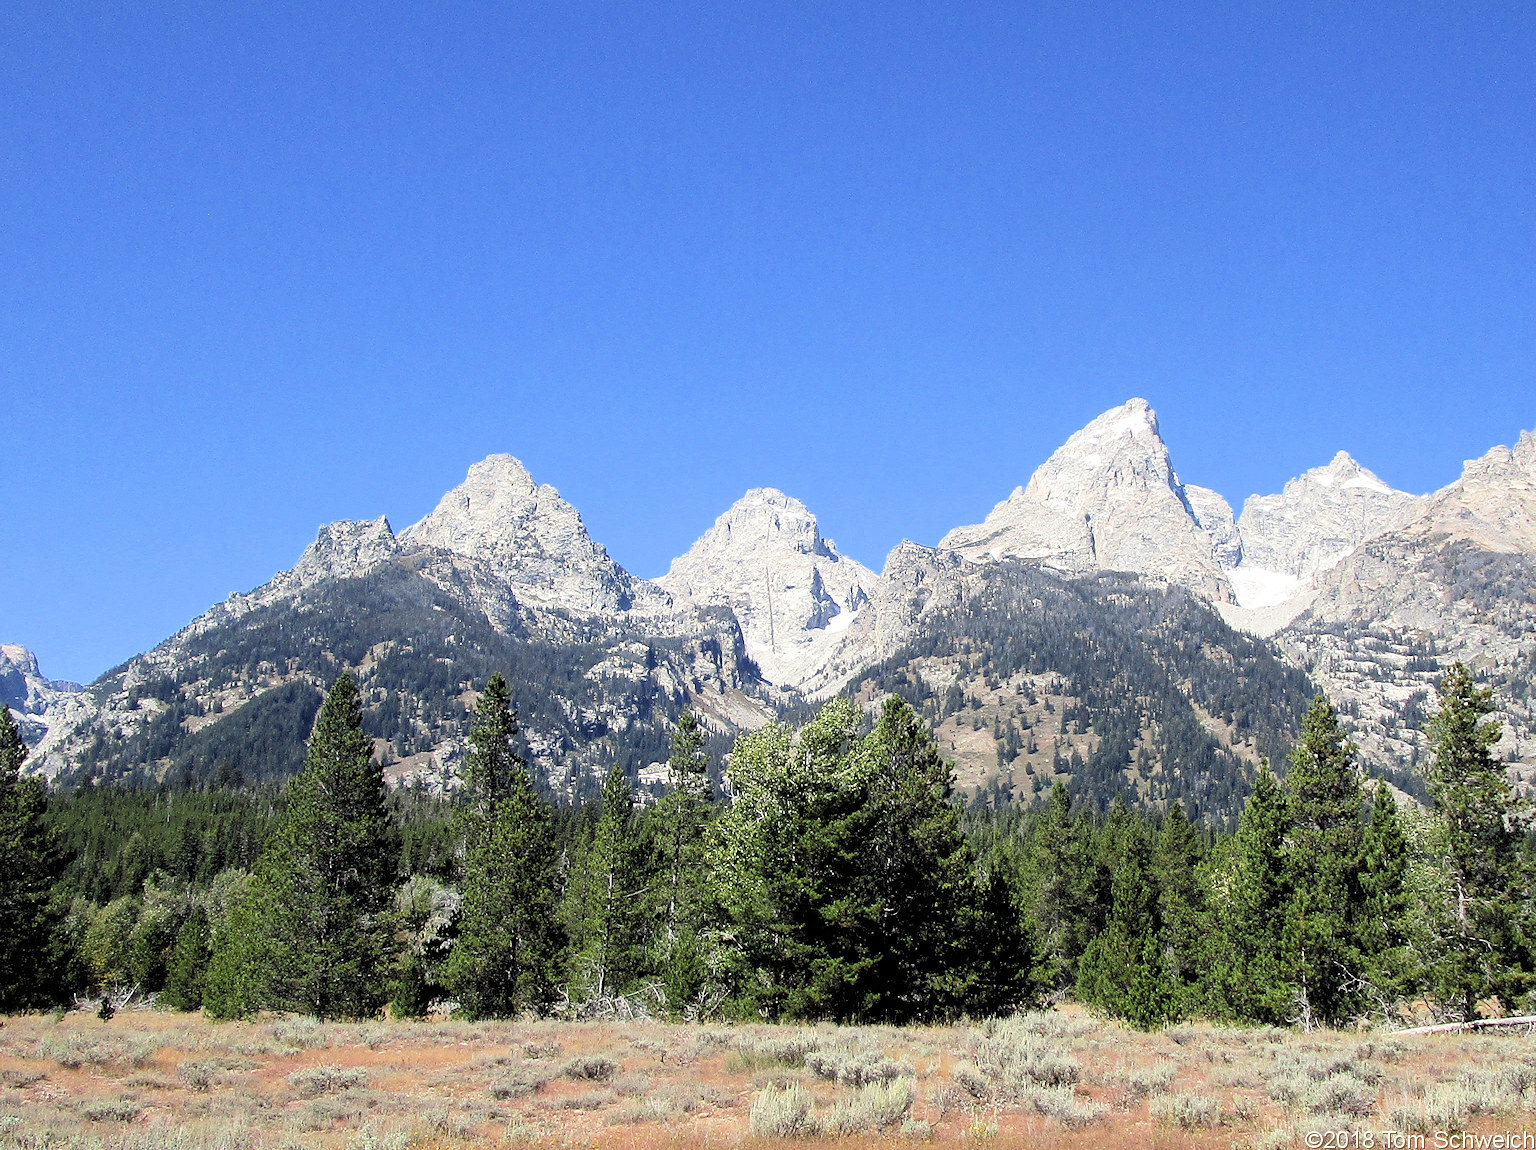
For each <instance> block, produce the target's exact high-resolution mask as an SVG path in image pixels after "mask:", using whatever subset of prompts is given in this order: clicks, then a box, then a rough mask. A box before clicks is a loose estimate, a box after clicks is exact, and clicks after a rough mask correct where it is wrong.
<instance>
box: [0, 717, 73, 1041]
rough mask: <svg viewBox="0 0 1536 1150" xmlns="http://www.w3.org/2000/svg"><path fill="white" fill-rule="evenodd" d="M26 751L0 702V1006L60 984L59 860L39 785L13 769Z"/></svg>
mask: <svg viewBox="0 0 1536 1150" xmlns="http://www.w3.org/2000/svg"><path fill="white" fill-rule="evenodd" d="M26 757H27V746H26V744H25V743H24V742H22V739H21V731H20V730H19V729H17V726H16V721H15V720H14V719H13V718H11V709H10V708H9V707H6V706H3V705H0V1013H9V1012H11V1011H17V1010H30V1009H35V1008H38V1007H43V1006H49V1005H51V1004H53V1003H54V1002H57V1001H60V1000H61V999H62V998H63V997H64V996H65V993H66V990H67V988H66V987H65V985H64V984H63V983H64V980H63V978H62V977H61V975H63V973H64V972H65V970H66V969H67V963H66V962H65V961H64V960H63V956H62V955H61V954H60V953H59V951H58V947H57V945H56V943H57V937H56V931H57V928H58V926H59V923H60V921H61V918H62V914H61V912H60V909H59V908H58V907H56V906H55V905H54V904H53V903H52V901H51V895H52V890H53V885H54V883H55V882H56V881H57V879H58V878H59V876H60V874H61V873H62V871H63V867H62V860H61V859H60V857H59V852H58V849H57V848H56V846H55V844H54V841H53V837H52V835H51V834H50V832H49V830H48V827H47V824H46V823H45V822H44V819H45V817H46V814H47V807H48V795H47V792H46V791H45V790H44V788H43V784H42V783H41V782H40V781H39V780H37V779H24V778H22V777H21V764H22V762H23V761H25V759H26Z"/></svg>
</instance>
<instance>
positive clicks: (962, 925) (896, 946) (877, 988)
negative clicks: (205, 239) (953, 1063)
mask: <svg viewBox="0 0 1536 1150" xmlns="http://www.w3.org/2000/svg"><path fill="white" fill-rule="evenodd" d="M854 753H855V755H856V756H858V757H859V758H860V759H861V760H862V762H863V767H862V768H861V769H862V770H864V771H867V776H868V780H869V783H868V786H869V794H868V798H867V800H866V801H867V803H868V804H869V815H870V816H871V818H870V821H871V824H872V825H871V828H870V833H869V835H868V837H867V839H866V852H865V860H866V865H867V866H868V868H869V877H870V880H871V892H872V895H873V897H874V898H875V899H876V900H878V904H879V914H880V923H881V931H882V934H883V936H884V940H885V941H884V946H883V947H882V948H881V950H880V954H879V958H878V960H877V962H876V965H875V968H874V970H872V971H871V974H870V983H871V991H870V994H871V1001H869V1002H868V1004H867V1005H866V1007H865V1012H864V1014H865V1017H867V1018H872V1019H879V1020H883V1021H889V1022H903V1023H904V1022H910V1021H913V1020H916V1019H927V1018H936V1017H945V1016H952V1015H954V1014H956V1013H958V1012H959V1011H961V1010H962V1009H964V1008H965V1007H966V1006H967V1005H968V1004H969V1003H970V1002H971V1001H972V999H973V998H977V997H985V998H987V999H989V1000H993V1001H996V1000H998V999H1000V998H1006V997H1008V996H1009V993H1010V992H1009V991H1008V990H1007V989H1005V986H998V985H985V982H984V980H990V979H993V978H995V977H996V975H995V974H992V973H990V972H991V971H992V969H993V965H994V964H995V963H996V962H997V961H998V960H999V959H1001V957H1002V956H1001V955H999V954H987V953H984V952H983V951H982V950H981V947H982V946H983V945H990V946H993V947H1010V945H1011V948H1012V949H1017V948H1018V941H1017V939H1016V938H1015V939H1014V940H1013V941H1012V942H1011V944H1010V942H1008V941H1005V940H1004V939H1003V938H999V937H997V936H998V934H999V932H1005V931H1007V928H1008V927H1010V926H1012V925H1014V924H1013V922H1012V920H1013V918H1014V916H1013V915H1012V914H1007V912H1002V911H1000V908H996V907H993V906H989V905H988V904H986V903H984V902H983V899H982V892H981V891H980V890H979V889H978V887H977V885H976V856H975V852H974V851H973V850H972V848H971V845H970V844H969V843H968V842H967V841H966V839H965V836H964V835H963V834H962V833H961V831H960V811H959V808H957V807H956V806H955V805H954V803H953V802H952V801H951V796H952V776H951V771H950V765H949V764H948V763H947V762H945V761H944V760H943V759H942V758H941V757H940V755H939V749H938V747H937V745H936V744H935V743H934V741H933V738H932V736H931V735H929V733H928V731H927V730H926V729H925V728H924V726H923V723H922V720H921V718H920V717H919V716H918V714H917V712H916V711H914V710H913V709H912V707H911V706H910V705H909V704H908V703H907V702H906V701H905V700H903V699H901V698H898V697H897V696H895V695H892V696H891V697H890V698H888V699H886V701H885V704H884V706H883V708H882V710H881V714H880V720H879V722H878V723H876V725H875V728H874V730H873V731H871V732H870V734H869V735H868V736H866V737H865V738H864V739H863V740H861V742H860V744H859V746H858V748H857V749H856V750H855V752H854ZM999 913H1002V914H1005V915H1006V917H1005V918H1003V919H1002V920H1001V921H987V916H988V915H997V914H999ZM1011 933H1013V934H1015V935H1016V934H1017V931H1016V930H1014V931H1013V932H1011ZM983 940H987V941H986V942H984V941H983ZM1004 978H1005V981H1012V980H1007V978H1006V976H1004ZM1012 993H1015V994H1016V993H1017V990H1016V989H1015V990H1014V991H1013V992H1012ZM1009 1005H1012V1004H1011V1003H1010V1004H1009Z"/></svg>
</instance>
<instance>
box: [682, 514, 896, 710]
mask: <svg viewBox="0 0 1536 1150" xmlns="http://www.w3.org/2000/svg"><path fill="white" fill-rule="evenodd" d="M656 582H657V583H658V584H659V585H660V586H661V587H662V588H663V589H664V590H666V591H667V592H669V593H671V594H672V595H673V596H675V597H676V598H677V600H678V601H679V602H680V603H684V602H686V603H693V604H696V605H698V606H701V607H702V606H723V607H727V608H729V609H730V610H731V611H732V612H733V613H734V614H735V616H736V620H737V622H738V623H739V624H740V625H741V630H742V634H743V635H744V636H745V637H746V643H747V652H748V654H750V655H751V657H752V658H753V659H754V660H755V661H756V663H757V665H758V666H759V667H761V668H762V671H763V674H764V675H765V676H766V677H767V679H768V680H769V681H770V682H772V683H776V684H780V685H783V686H789V687H799V686H801V685H802V684H803V683H804V682H805V681H806V680H808V679H809V678H810V677H812V676H813V675H815V674H816V673H817V672H818V671H819V670H820V669H821V668H822V667H823V666H824V665H825V664H826V663H827V661H828V660H829V659H830V658H831V657H832V654H833V652H834V650H835V649H837V648H839V647H841V646H842V645H843V643H844V640H845V636H846V634H847V632H848V628H849V626H850V625H851V624H852V623H853V622H854V620H855V619H856V618H857V617H858V615H859V612H860V611H861V610H862V609H863V608H864V606H865V604H866V603H867V602H868V601H869V594H870V591H871V590H872V589H873V588H874V587H875V586H876V584H877V582H878V580H877V578H876V576H875V573H874V572H873V571H871V570H870V569H869V568H868V567H865V566H864V565H863V564H862V563H859V562H857V561H855V560H853V559H850V558H848V557H847V556H846V555H842V554H839V553H838V550H837V545H836V544H835V543H833V542H832V541H831V540H830V539H826V538H824V537H823V536H822V534H821V529H820V527H819V526H818V524H817V522H816V517H815V516H814V515H812V514H811V512H810V511H809V510H808V509H807V508H806V506H805V504H803V503H801V502H800V501H799V500H798V499H792V498H791V497H789V496H788V495H785V494H784V493H783V492H781V491H776V490H774V489H773V488H771V487H762V488H756V489H754V490H752V491H748V492H747V493H746V494H745V495H743V496H742V497H741V498H740V499H738V500H737V501H736V502H735V503H734V504H732V505H731V507H730V508H729V509H728V510H727V511H726V512H725V513H724V514H723V515H721V516H720V517H719V518H718V519H716V520H715V522H714V525H713V526H712V527H710V529H709V530H708V531H706V532H705V533H704V534H703V535H701V536H700V537H699V538H698V539H697V540H696V541H695V542H694V544H693V546H692V547H690V548H689V549H688V551H687V553H686V554H684V555H681V556H679V557H678V558H677V559H674V560H673V561H672V566H671V569H670V570H669V571H668V572H667V573H666V574H665V575H663V576H662V577H661V578H660V579H658V580H656Z"/></svg>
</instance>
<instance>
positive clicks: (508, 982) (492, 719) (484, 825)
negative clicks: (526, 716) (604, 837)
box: [442, 674, 565, 1018]
mask: <svg viewBox="0 0 1536 1150" xmlns="http://www.w3.org/2000/svg"><path fill="white" fill-rule="evenodd" d="M517 738H518V728H517V719H516V716H515V715H514V714H513V712H512V699H511V692H510V691H509V690H508V688H507V683H506V680H505V679H503V678H502V677H501V675H499V674H497V675H493V676H492V677H491V680H490V681H489V682H488V683H487V684H486V687H485V690H484V691H483V692H482V693H481V695H480V700H479V702H478V704H477V705H476V708H475V725H474V728H473V730H472V731H471V733H470V745H471V750H470V754H469V762H468V768H469V771H468V774H469V781H470V784H471V786H472V787H473V788H474V795H475V804H476V812H475V814H474V816H473V817H472V819H471V822H470V825H469V828H468V844H467V853H466V858H465V880H464V901H463V905H462V908H461V910H460V918H459V937H458V940H457V941H456V942H455V943H454V947H453V950H452V951H451V952H449V955H448V960H447V962H445V963H444V966H443V972H442V980H443V984H444V986H446V987H447V988H448V989H449V990H450V991H451V992H452V993H453V994H454V995H455V997H456V998H457V999H458V1003H459V1010H460V1012H461V1013H462V1014H463V1015H464V1016H465V1017H467V1018H512V1017H515V1016H517V1015H518V1014H521V1013H522V1012H523V1011H525V1010H534V1011H544V1010H547V1009H548V1008H549V1006H550V1005H551V1004H552V1003H553V1002H554V999H555V994H556V989H555V986H556V978H557V972H558V962H559V957H560V951H561V948H562V947H563V946H564V944H565V937H564V931H563V930H562V929H561V928H560V925H559V923H558V922H557V921H556V918H555V910H556V906H557V884H558V874H557V871H556V865H555V864H556V859H555V843H554V832H553V826H552V822H553V819H552V815H551V812H550V809H549V806H548V804H546V803H545V802H544V801H543V799H541V798H540V797H539V795H538V792H537V791H535V790H534V787H533V780H532V779H531V778H530V777H529V775H528V770H527V766H526V764H525V763H524V762H523V759H522V756H521V755H519V754H518V753H517Z"/></svg>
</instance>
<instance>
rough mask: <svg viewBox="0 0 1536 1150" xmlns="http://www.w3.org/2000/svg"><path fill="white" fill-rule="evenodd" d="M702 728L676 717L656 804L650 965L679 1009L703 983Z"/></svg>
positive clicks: (687, 716) (705, 764)
mask: <svg viewBox="0 0 1536 1150" xmlns="http://www.w3.org/2000/svg"><path fill="white" fill-rule="evenodd" d="M704 741H705V739H704V728H703V727H702V726H700V725H699V720H698V717H697V716H695V715H694V713H693V712H692V711H684V712H683V713H682V715H681V716H679V718H678V721H677V726H676V728H674V730H673V731H672V757H671V758H670V759H669V760H668V761H667V770H668V776H669V783H670V786H671V789H670V790H669V791H668V792H667V794H666V796H665V797H664V798H663V799H662V800H661V802H660V803H658V804H657V809H656V814H655V818H654V820H653V823H654V825H655V827H656V828H657V837H656V840H655V841H656V850H657V858H656V861H655V866H654V869H655V875H656V881H655V885H654V886H653V887H652V896H651V897H652V900H653V901H654V903H655V904H656V905H657V912H658V913H657V917H659V919H660V922H659V925H658V928H657V930H656V932H655V938H654V946H655V954H654V955H653V956H652V958H651V965H652V966H653V967H654V968H655V969H656V970H657V972H658V973H659V974H660V976H661V981H662V986H663V988H664V990H665V992H666V996H667V1003H668V1006H669V1007H670V1008H671V1009H672V1010H673V1011H674V1012H676V1011H681V1010H684V1009H686V1008H688V1006H689V1005H690V1004H691V1003H693V1002H695V1001H696V1000H697V999H698V997H699V995H700V994H702V993H704V988H705V984H706V982H707V981H708V951H709V943H708V940H707V939H706V938H705V937H704V927H705V921H706V919H707V918H708V916H709V907H708V879H707V874H706V869H705V862H704V833H705V826H706V824H707V823H708V822H709V817H710V805H711V799H712V798H713V788H712V786H711V784H710V781H709V759H708V757H707V756H706V754H705V751H704Z"/></svg>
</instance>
